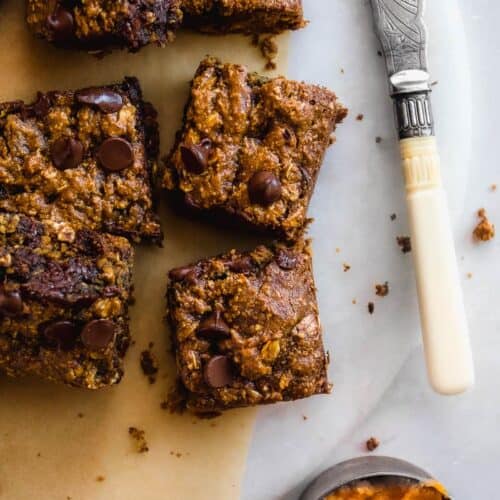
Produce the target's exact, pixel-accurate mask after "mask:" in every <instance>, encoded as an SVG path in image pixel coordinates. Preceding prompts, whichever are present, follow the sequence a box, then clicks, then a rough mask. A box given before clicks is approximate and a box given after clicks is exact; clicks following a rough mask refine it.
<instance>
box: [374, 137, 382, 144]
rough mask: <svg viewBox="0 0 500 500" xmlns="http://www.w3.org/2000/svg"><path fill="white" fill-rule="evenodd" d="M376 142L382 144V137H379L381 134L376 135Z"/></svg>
mask: <svg viewBox="0 0 500 500" xmlns="http://www.w3.org/2000/svg"><path fill="white" fill-rule="evenodd" d="M375 142H376V143H377V144H380V143H381V142H382V137H379V136H377V137H375Z"/></svg>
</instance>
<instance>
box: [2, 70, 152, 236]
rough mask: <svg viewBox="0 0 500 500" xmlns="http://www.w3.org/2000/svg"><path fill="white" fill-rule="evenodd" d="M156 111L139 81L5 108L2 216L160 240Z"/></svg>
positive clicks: (42, 95) (42, 97)
mask: <svg viewBox="0 0 500 500" xmlns="http://www.w3.org/2000/svg"><path fill="white" fill-rule="evenodd" d="M157 155H158V125H157V121H156V112H155V110H154V108H153V107H152V106H151V105H150V104H149V103H146V102H144V101H143V100H142V95H141V88H140V86H139V82H138V81H137V80H136V79H135V78H126V79H125V80H124V81H123V82H122V83H119V84H115V85H109V86H104V87H94V88H87V89H83V90H79V91H76V92H72V91H65V92H59V91H54V92H47V93H38V98H37V99H36V101H35V102H34V103H32V104H26V103H24V102H23V101H15V102H8V103H3V104H0V211H6V212H15V213H23V214H25V215H29V216H34V217H36V218H39V219H44V220H49V219H50V220H53V221H56V222H67V223H69V224H70V225H71V226H72V227H73V229H74V230H77V229H82V228H87V229H92V230H102V231H106V232H110V233H113V234H118V235H122V236H126V237H127V238H130V239H131V240H133V241H134V242H139V241H141V240H150V241H153V242H160V240H161V231H160V226H159V222H158V217H157V215H156V214H155V213H154V211H153V201H152V179H153V174H154V171H155V169H156V160H157Z"/></svg>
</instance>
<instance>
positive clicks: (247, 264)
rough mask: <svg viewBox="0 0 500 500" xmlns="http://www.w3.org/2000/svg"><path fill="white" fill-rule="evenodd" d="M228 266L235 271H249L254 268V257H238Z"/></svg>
mask: <svg viewBox="0 0 500 500" xmlns="http://www.w3.org/2000/svg"><path fill="white" fill-rule="evenodd" d="M226 265H227V268H228V269H229V270H230V271H233V272H235V273H247V272H249V271H251V270H252V269H253V267H254V266H253V262H252V259H251V258H250V257H248V256H244V257H238V258H236V259H235V260H232V261H230V262H228V263H227V264H226Z"/></svg>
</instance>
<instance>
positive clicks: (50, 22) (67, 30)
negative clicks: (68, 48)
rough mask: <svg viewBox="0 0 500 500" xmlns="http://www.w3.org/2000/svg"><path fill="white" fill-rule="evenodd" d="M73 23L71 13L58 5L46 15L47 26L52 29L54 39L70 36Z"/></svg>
mask: <svg viewBox="0 0 500 500" xmlns="http://www.w3.org/2000/svg"><path fill="white" fill-rule="evenodd" d="M74 24H75V23H74V20H73V14H71V12H69V11H68V10H66V9H65V8H64V7H61V6H60V5H58V6H57V7H56V8H55V10H54V12H53V13H52V14H51V15H49V16H48V17H47V27H48V28H49V30H51V31H52V36H53V37H54V40H56V41H58V40H68V39H69V38H72V37H73V33H74Z"/></svg>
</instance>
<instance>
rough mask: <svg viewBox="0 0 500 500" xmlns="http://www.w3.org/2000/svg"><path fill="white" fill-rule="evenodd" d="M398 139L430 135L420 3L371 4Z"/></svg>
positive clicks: (384, 0) (376, 0) (378, 0)
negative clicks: (393, 101) (394, 111)
mask: <svg viewBox="0 0 500 500" xmlns="http://www.w3.org/2000/svg"><path fill="white" fill-rule="evenodd" d="M371 3H372V8H373V13H374V18H375V28H376V31H377V34H378V37H379V39H380V42H381V44H382V48H383V51H384V56H385V60H386V65H387V72H388V76H389V83H390V86H391V93H392V95H393V97H394V99H395V105H396V118H397V127H398V131H399V135H400V137H401V138H406V137H420V136H427V135H434V121H433V118H432V109H431V103H430V98H429V93H430V86H429V73H428V69H427V30H426V27H425V24H424V21H423V14H424V9H425V1H424V0H371Z"/></svg>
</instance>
